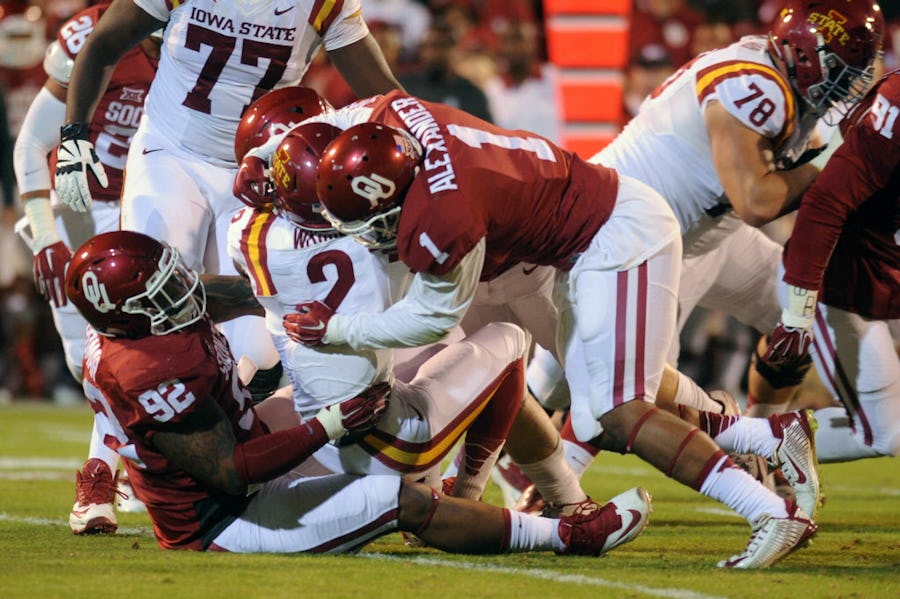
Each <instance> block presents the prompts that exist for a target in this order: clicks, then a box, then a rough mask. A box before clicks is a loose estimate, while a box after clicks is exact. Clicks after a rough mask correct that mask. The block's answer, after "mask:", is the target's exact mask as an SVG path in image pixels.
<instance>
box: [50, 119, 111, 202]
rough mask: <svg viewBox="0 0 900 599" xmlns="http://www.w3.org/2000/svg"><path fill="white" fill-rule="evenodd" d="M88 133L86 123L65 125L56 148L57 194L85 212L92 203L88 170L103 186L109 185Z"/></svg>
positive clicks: (64, 200)
mask: <svg viewBox="0 0 900 599" xmlns="http://www.w3.org/2000/svg"><path fill="white" fill-rule="evenodd" d="M89 132H90V128H89V127H88V125H87V124H86V123H69V124H68V125H64V126H63V127H62V128H61V129H60V144H59V148H58V149H57V150H56V195H58V196H59V199H60V200H61V201H62V203H63V204H65V205H66V206H68V207H69V208H71V209H72V210H74V211H76V212H86V211H87V210H88V209H89V208H90V207H91V204H92V203H93V199H92V198H91V190H90V187H89V186H88V179H87V171H88V169H90V170H91V172H93V173H94V176H95V177H96V178H97V182H99V183H100V185H101V186H102V187H108V186H109V180H108V179H107V178H106V170H104V168H103V164H102V163H101V162H100V159H99V158H98V157H97V152H96V151H95V150H94V144H92V143H91V142H90V140H89V139H88V135H89Z"/></svg>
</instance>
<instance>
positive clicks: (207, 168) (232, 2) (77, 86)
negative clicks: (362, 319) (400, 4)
mask: <svg viewBox="0 0 900 599" xmlns="http://www.w3.org/2000/svg"><path fill="white" fill-rule="evenodd" d="M160 27H165V34H164V43H163V48H162V58H161V60H160V68H159V74H158V76H157V78H156V81H155V83H154V85H153V88H152V89H151V90H150V93H149V95H148V98H147V104H146V113H145V115H144V118H143V120H142V122H141V126H140V128H139V130H138V132H137V134H136V136H135V138H134V143H133V145H132V150H133V151H131V152H129V156H128V165H127V166H128V173H129V174H128V179H127V181H126V182H125V187H124V190H123V192H122V221H121V228H122V229H126V230H134V231H141V232H144V233H147V234H148V235H150V236H152V237H155V238H157V239H165V240H168V241H170V242H172V243H173V244H174V245H175V247H177V248H178V249H179V251H180V252H181V254H182V255H183V256H184V259H185V260H186V261H187V262H188V264H189V265H191V267H192V268H196V269H198V270H201V271H203V270H205V271H206V272H209V273H221V274H234V268H233V265H232V263H231V260H229V259H228V253H227V250H226V247H225V244H226V232H227V229H228V224H229V222H230V221H231V218H232V217H233V216H234V214H235V213H236V212H237V210H238V209H239V208H240V206H241V204H240V202H239V201H238V200H237V199H236V198H235V197H234V196H233V195H232V193H231V185H232V182H233V181H234V176H235V171H236V167H237V164H236V161H235V156H234V153H233V149H232V148H233V144H234V137H235V130H236V128H237V126H238V122H239V121H240V118H241V114H242V113H243V111H244V110H245V109H246V108H247V106H248V105H250V104H251V103H252V102H253V101H254V100H256V99H258V98H260V97H261V96H262V95H263V94H264V93H265V92H267V91H269V90H271V89H274V88H280V87H286V86H291V85H296V84H297V83H298V82H299V81H300V78H301V77H302V76H303V74H304V72H305V71H306V69H307V67H308V65H309V60H310V59H311V57H312V56H313V55H315V53H316V51H317V50H318V49H319V48H320V47H324V48H325V50H326V51H327V52H328V55H329V58H330V59H331V60H332V61H333V62H334V64H335V65H336V67H337V68H338V70H339V71H340V72H341V74H342V75H343V76H344V77H345V78H346V79H347V81H348V83H349V84H350V86H351V87H352V88H353V90H354V91H355V92H356V93H357V94H360V95H370V94H374V93H383V92H385V91H387V90H390V89H394V88H399V87H400V86H399V84H398V83H397V81H396V79H395V78H394V76H393V74H392V73H391V72H390V70H389V68H388V66H387V63H386V62H385V60H384V57H383V56H382V54H381V51H380V50H379V48H378V46H377V44H376V43H375V42H374V40H373V38H372V36H371V34H370V33H369V31H368V28H367V27H366V24H365V21H364V20H363V17H362V8H361V3H360V1H359V0H340V1H337V2H325V3H322V2H319V1H316V0H299V1H297V0H286V1H283V2H279V1H278V0H265V1H261V2H240V1H237V0H187V1H185V2H176V3H172V2H169V1H167V0H115V2H113V3H112V5H111V7H110V9H109V10H108V11H107V12H106V13H105V14H104V18H103V19H102V20H101V21H100V22H99V23H98V25H97V27H96V28H95V30H94V33H93V34H92V35H91V37H90V38H88V40H87V42H86V43H85V47H84V48H83V50H82V51H81V52H80V53H79V55H78V59H77V60H76V62H75V67H74V70H73V73H72V82H71V85H70V91H69V95H68V106H67V113H66V125H65V126H64V127H63V129H62V130H61V139H62V143H61V144H60V148H59V151H58V156H59V162H58V164H57V191H58V193H59V195H60V198H61V199H62V201H63V202H64V203H65V204H67V205H68V206H70V207H72V208H73V209H75V210H85V209H87V207H88V206H89V204H90V203H91V194H90V189H89V187H88V181H89V180H90V179H91V178H94V177H96V178H97V179H98V180H101V181H102V179H103V167H102V165H100V164H99V163H98V161H97V159H96V153H95V148H94V147H93V144H92V143H91V142H90V140H89V139H87V136H86V125H85V123H86V122H87V121H88V120H89V117H90V115H91V113H92V111H93V109H94V106H95V104H96V100H97V98H98V97H99V96H100V94H101V90H102V89H103V88H104V86H105V83H106V76H107V74H108V67H109V66H110V65H112V64H114V63H115V61H116V60H117V59H118V57H119V56H120V55H121V54H123V53H124V52H125V51H126V50H127V49H128V48H129V47H131V46H132V45H134V44H136V43H137V42H138V40H140V39H142V38H143V37H144V36H146V35H147V34H148V33H149V32H150V31H153V30H155V29H158V28H160ZM89 171H90V174H89ZM222 327H223V330H224V331H225V334H226V336H227V337H228V338H229V339H230V340H231V343H232V349H234V350H235V352H236V353H237V355H238V356H246V357H247V358H249V359H250V360H251V361H252V362H253V363H254V364H256V365H257V366H258V367H259V369H260V370H259V372H258V373H257V375H256V376H257V378H258V379H265V380H270V381H271V382H272V383H273V384H272V386H271V388H275V387H277V384H278V381H279V380H280V376H281V369H280V365H279V364H278V354H277V352H276V350H275V348H274V347H273V345H272V342H271V340H270V338H269V336H268V335H267V334H266V333H265V325H264V323H263V321H262V320H261V319H259V318H258V317H245V318H238V319H235V320H233V321H231V322H227V323H223V325H222Z"/></svg>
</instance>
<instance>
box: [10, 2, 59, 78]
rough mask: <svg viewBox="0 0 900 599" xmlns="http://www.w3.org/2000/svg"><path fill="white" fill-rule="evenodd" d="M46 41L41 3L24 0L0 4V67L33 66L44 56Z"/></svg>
mask: <svg viewBox="0 0 900 599" xmlns="http://www.w3.org/2000/svg"><path fill="white" fill-rule="evenodd" d="M48 44H49V41H48V40H47V37H46V21H45V19H44V13H43V11H42V10H41V7H39V6H32V5H29V4H28V2H26V1H25V0H12V1H10V2H4V3H2V4H0V67H5V68H9V69H24V68H28V67H32V66H36V65H38V64H40V63H41V61H42V60H43V59H44V51H45V50H46V49H47V46H48Z"/></svg>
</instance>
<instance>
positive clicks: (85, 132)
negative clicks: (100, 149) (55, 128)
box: [59, 121, 91, 141]
mask: <svg viewBox="0 0 900 599" xmlns="http://www.w3.org/2000/svg"><path fill="white" fill-rule="evenodd" d="M90 132H91V126H90V125H89V124H87V123H83V122H81V121H76V122H74V123H68V124H66V125H63V126H62V127H60V128H59V138H60V140H62V141H67V140H70V139H88V137H89V136H90Z"/></svg>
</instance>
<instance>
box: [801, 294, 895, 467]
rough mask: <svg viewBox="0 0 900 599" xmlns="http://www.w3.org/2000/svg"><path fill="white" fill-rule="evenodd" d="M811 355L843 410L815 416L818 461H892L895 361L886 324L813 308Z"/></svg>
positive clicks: (833, 409) (830, 410)
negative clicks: (880, 458) (889, 458)
mask: <svg viewBox="0 0 900 599" xmlns="http://www.w3.org/2000/svg"><path fill="white" fill-rule="evenodd" d="M811 354H812V357H813V360H814V362H815V365H816V370H817V371H818V372H819V374H820V377H821V378H822V382H823V383H824V384H825V386H826V388H827V389H828V390H829V391H830V392H831V393H832V395H833V396H834V397H835V398H837V399H838V400H839V401H840V402H841V404H843V406H844V407H843V408H825V409H823V410H817V411H816V413H815V415H816V418H817V419H818V420H819V421H820V427H819V430H818V431H817V433H816V444H817V448H818V452H819V459H820V460H821V461H823V462H844V461H850V460H857V459H862V458H868V457H876V456H879V455H890V456H895V455H897V453H898V451H900V401H898V400H897V398H898V397H900V360H898V358H897V352H896V350H895V348H894V341H893V338H892V337H891V332H890V327H889V325H888V323H887V322H886V321H881V320H868V319H865V318H862V317H861V316H859V315H857V314H853V313H850V312H847V311H845V310H840V309H838V308H834V307H831V306H826V305H824V304H819V306H818V308H817V314H816V321H815V325H814V331H813V347H812V349H811Z"/></svg>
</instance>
